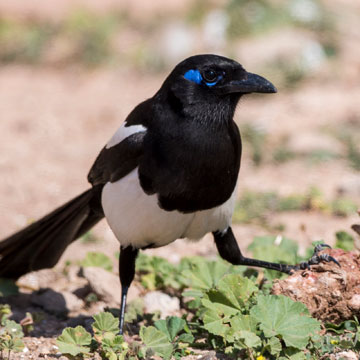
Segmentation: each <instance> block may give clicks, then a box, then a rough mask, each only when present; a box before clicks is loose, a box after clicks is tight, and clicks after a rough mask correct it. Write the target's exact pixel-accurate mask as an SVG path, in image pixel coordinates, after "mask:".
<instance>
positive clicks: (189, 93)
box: [160, 55, 276, 110]
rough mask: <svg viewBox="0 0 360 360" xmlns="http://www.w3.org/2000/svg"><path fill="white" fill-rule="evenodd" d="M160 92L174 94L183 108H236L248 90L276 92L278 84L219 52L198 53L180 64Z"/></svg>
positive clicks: (176, 100)
mask: <svg viewBox="0 0 360 360" xmlns="http://www.w3.org/2000/svg"><path fill="white" fill-rule="evenodd" d="M160 92H162V93H167V94H168V95H169V94H170V96H171V97H173V96H175V99H174V101H175V102H179V103H178V105H179V106H180V105H181V106H182V108H186V107H187V106H190V107H191V106H192V105H199V106H201V107H204V106H207V105H210V104H217V105H219V104H220V105H228V106H230V107H232V108H233V110H235V107H236V104H237V102H238V100H239V99H240V97H241V96H242V95H244V94H249V93H275V92H276V88H275V86H274V85H273V84H272V83H271V82H270V81H268V80H266V79H265V78H263V77H262V76H260V75H256V74H252V73H249V72H247V71H246V70H245V69H244V68H243V67H242V66H241V65H240V64H239V63H238V62H236V61H234V60H231V59H228V58H226V57H223V56H218V55H196V56H192V57H189V58H187V59H185V60H183V61H182V62H181V63H179V64H178V65H177V66H176V67H175V69H174V70H173V71H172V72H171V73H170V75H169V76H168V78H167V79H166V80H165V82H164V84H163V86H162V88H161V89H160Z"/></svg>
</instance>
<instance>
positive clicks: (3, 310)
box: [0, 304, 11, 325]
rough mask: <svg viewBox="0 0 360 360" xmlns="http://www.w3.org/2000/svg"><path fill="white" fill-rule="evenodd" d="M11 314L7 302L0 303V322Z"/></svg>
mask: <svg viewBox="0 0 360 360" xmlns="http://www.w3.org/2000/svg"><path fill="white" fill-rule="evenodd" d="M10 316H11V309H10V306H9V305H8V304H3V305H0V323H1V324H2V325H4V324H5V321H6V320H7V319H8V318H9V317H10Z"/></svg>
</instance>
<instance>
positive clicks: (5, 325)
mask: <svg viewBox="0 0 360 360" xmlns="http://www.w3.org/2000/svg"><path fill="white" fill-rule="evenodd" d="M10 316H11V309H10V306H9V305H0V352H1V358H3V352H6V353H7V356H8V358H10V354H11V352H12V351H14V352H20V351H22V350H23V348H24V343H23V341H22V338H23V337H24V333H23V331H22V328H21V325H19V324H17V323H16V322H15V321H13V320H9V317H10Z"/></svg>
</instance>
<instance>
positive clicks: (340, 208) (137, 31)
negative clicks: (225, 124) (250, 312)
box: [0, 0, 360, 261]
mask: <svg viewBox="0 0 360 360" xmlns="http://www.w3.org/2000/svg"><path fill="white" fill-rule="evenodd" d="M359 24H360V2H359V1H358V0H326V1H325V0H324V1H320V0H252V1H250V0H213V1H207V0H173V1H165V0H152V1H145V0H121V1H118V0H52V1H39V0H27V1H21V0H0V174H1V177H0V179H1V180H0V199H1V200H0V238H3V237H5V236H6V235H8V234H10V233H12V232H14V231H16V230H18V229H19V228H21V227H22V226H24V225H26V224H28V223H29V222H31V221H33V220H35V219H37V218H39V217H40V216H42V215H44V214H45V213H47V212H48V211H50V210H52V209H53V208H54V207H56V206H58V205H61V204H62V203H63V202H64V201H67V200H69V199H70V198H71V197H73V196H75V195H77V194H78V193H79V192H81V191H83V190H85V189H86V188H87V187H88V184H87V181H86V176H87V172H88V170H89V169H90V167H91V165H92V163H93V161H94V159H95V157H96V155H97V154H98V152H99V151H100V150H101V148H102V147H103V146H104V144H105V143H106V142H107V140H108V139H109V138H110V137H111V136H112V134H113V133H114V132H115V130H116V129H117V128H118V127H119V125H120V124H121V123H122V122H123V121H124V119H125V117H126V116H127V114H128V113H129V112H130V111H131V110H132V108H133V107H134V106H135V105H136V104H138V103H139V102H140V101H142V100H144V99H146V98H147V97H150V96H152V95H153V94H154V93H155V92H156V91H157V89H158V88H159V87H160V86H161V84H162V81H163V80H164V78H165V77H166V76H167V74H168V73H169V72H170V71H171V69H172V68H173V67H174V66H175V65H176V64H177V63H178V62H179V61H181V60H182V59H184V58H185V57H187V56H190V55H193V54H198V53H216V54H221V55H225V56H229V57H231V58H234V59H236V60H237V61H239V62H240V63H242V64H243V66H244V67H245V68H246V69H247V70H249V71H251V72H256V73H259V74H261V75H263V76H265V77H267V78H268V79H269V80H271V81H272V82H273V83H274V84H275V85H276V86H277V88H278V90H279V92H278V94H276V95H272V96H261V95H251V96H248V97H247V98H244V99H243V100H242V101H241V104H240V106H239V107H238V110H237V113H236V122H237V123H238V125H239V127H240V129H241V133H242V137H243V142H244V149H243V161H242V168H241V171H240V178H239V182H238V201H237V205H236V211H235V214H234V229H235V234H236V236H237V239H238V241H239V243H240V246H241V248H242V249H244V250H245V252H246V246H247V244H249V243H250V241H251V240H252V238H253V237H254V236H257V235H264V234H274V235H280V236H286V237H289V238H292V239H294V240H296V241H297V242H298V243H299V244H300V246H301V248H305V247H306V246H308V245H309V244H311V242H312V241H314V240H321V239H322V240H324V241H325V242H327V243H329V244H333V243H334V241H335V233H336V232H337V231H340V230H349V229H350V225H351V224H352V223H354V222H355V221H356V220H357V218H358V216H357V214H356V210H357V209H358V207H359V205H360V177H359V170H360V31H359ZM117 249H118V244H117V242H116V241H115V240H114V237H113V235H112V234H111V231H110V230H109V228H108V227H107V226H106V224H105V222H104V221H103V222H102V223H101V224H100V225H98V226H97V227H96V228H95V229H94V230H93V231H92V232H91V233H90V234H88V235H87V236H85V237H84V238H83V239H82V240H81V241H79V242H77V243H75V244H73V245H72V246H71V247H70V249H68V251H67V252H66V254H65V256H64V258H65V259H76V258H77V257H79V258H83V256H84V254H85V252H86V251H94V250H96V251H97V250H101V251H102V252H104V253H107V254H111V255H112V256H113V254H114V252H115V251H116V250H117ZM148 253H153V254H154V253H156V254H158V255H163V256H166V257H167V258H168V259H170V260H172V261H178V260H179V258H180V257H181V256H182V255H194V254H198V255H206V256H215V254H216V250H215V248H214V246H213V244H212V240H211V238H206V239H205V240H203V241H202V242H201V243H197V244H187V245H186V246H185V244H184V241H183V240H181V241H177V242H175V243H174V244H172V245H170V246H168V247H165V248H162V249H158V250H151V251H148Z"/></svg>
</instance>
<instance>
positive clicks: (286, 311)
mask: <svg viewBox="0 0 360 360" xmlns="http://www.w3.org/2000/svg"><path fill="white" fill-rule="evenodd" d="M250 315H251V316H253V317H254V318H255V319H256V320H257V321H258V322H259V323H260V328H261V329H262V330H263V331H264V335H265V336H266V337H267V338H271V337H273V336H280V337H281V338H282V339H283V340H284V341H285V344H286V345H287V346H292V347H294V348H297V349H304V348H305V347H306V345H307V343H308V341H309V337H310V335H311V334H313V333H315V332H317V331H319V330H320V323H319V322H318V321H317V320H315V319H313V318H311V317H310V315H309V311H308V310H307V308H306V306H305V305H304V304H302V303H299V302H294V301H293V300H291V299H290V298H288V297H286V296H282V295H280V296H275V295H269V296H263V295H259V296H258V298H257V305H255V306H253V307H252V308H251V310H250Z"/></svg>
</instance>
